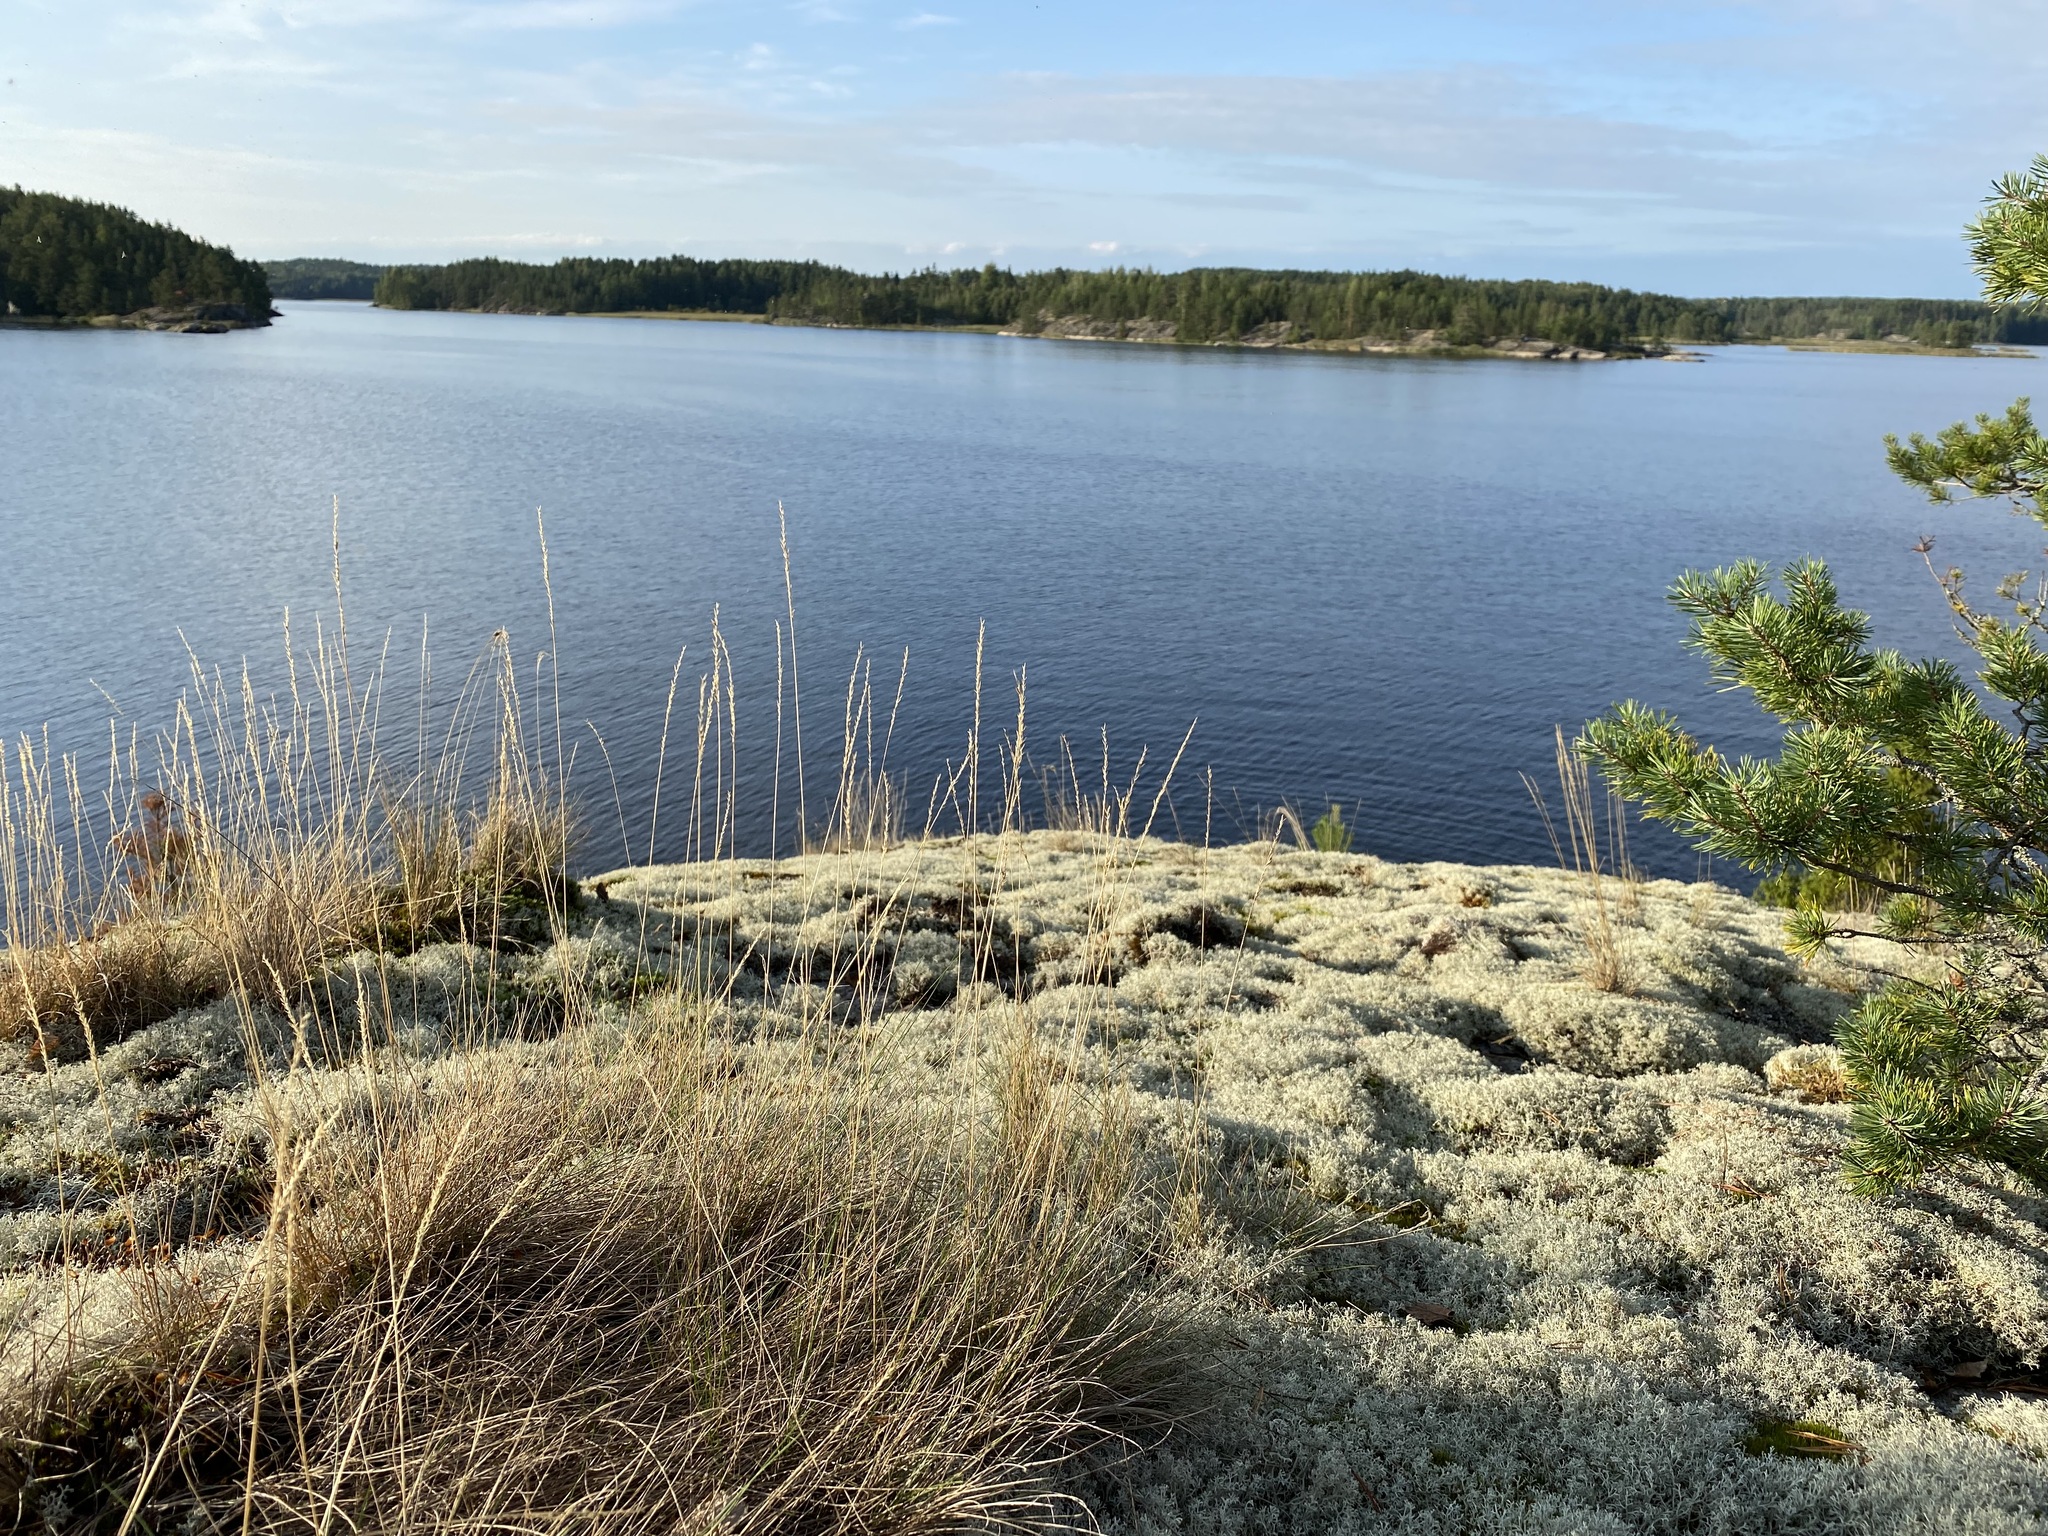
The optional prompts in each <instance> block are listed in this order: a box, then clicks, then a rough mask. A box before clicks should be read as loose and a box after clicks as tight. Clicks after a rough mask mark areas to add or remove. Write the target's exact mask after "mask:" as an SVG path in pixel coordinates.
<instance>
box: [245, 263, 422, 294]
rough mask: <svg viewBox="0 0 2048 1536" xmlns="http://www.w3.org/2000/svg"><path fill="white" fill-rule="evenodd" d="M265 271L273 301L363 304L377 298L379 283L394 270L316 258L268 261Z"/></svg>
mask: <svg viewBox="0 0 2048 1536" xmlns="http://www.w3.org/2000/svg"><path fill="white" fill-rule="evenodd" d="M263 270H264V272H265V273H266V274H267V275H268V276H269V278H270V292H271V296H272V297H273V298H279V299H357V300H363V299H368V298H371V297H372V296H374V295H375V293H376V291H377V281H378V279H379V278H381V277H383V275H384V274H385V273H386V272H389V271H390V270H391V269H390V268H389V267H383V266H377V265H374V264H373V263H370V262H367V261H340V260H336V259H332V258H328V257H318V256H314V257H300V258H298V259H296V260H293V261H266V262H264V263H263Z"/></svg>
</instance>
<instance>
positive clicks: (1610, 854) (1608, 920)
mask: <svg viewBox="0 0 2048 1536" xmlns="http://www.w3.org/2000/svg"><path fill="white" fill-rule="evenodd" d="M1522 782H1523V783H1524V784H1525V785H1527V786H1528V790H1529V796H1530V798H1531V799H1532V800H1534V801H1535V802H1536V809H1537V812H1538V813H1539V814H1540V815H1541V816H1542V817H1543V829H1544V831H1546V832H1547V833H1549V834H1550V847H1551V851H1552V852H1553V853H1554V854H1556V856H1557V864H1558V868H1560V869H1569V870H1571V871H1573V872H1574V873H1575V874H1577V875H1578V876H1579V877H1580V879H1581V881H1582V883H1583V885H1584V888H1585V893H1586V905H1587V907H1588V909H1589V915H1588V917H1587V919H1586V922H1585V924H1584V929H1585V935H1584V936H1585V944H1586V962H1585V967H1584V979H1585V981H1586V983H1587V984H1588V985H1589V986H1591V987H1593V988H1595V989H1596V990H1598V991H1601V992H1617V993H1624V994H1626V993H1630V992H1632V991H1634V990H1635V979H1634V977H1633V976H1632V975H1631V974H1630V971H1629V965H1628V961H1627V959H1626V957H1625V956H1624V955H1623V954H1622V947H1621V941H1620V937H1619V935H1618V933H1617V931H1616V930H1617V928H1618V927H1619V926H1620V925H1621V924H1623V923H1630V922H1634V921H1636V920H1637V919H1638V915H1639V912H1640V908H1641V892H1642V875H1641V874H1640V872H1639V871H1638V870H1637V869H1636V868H1635V866H1634V865H1633V864H1631V863H1630V862H1629V857H1628V807H1627V804H1626V802H1624V801H1623V800H1622V799H1621V798H1620V797H1619V796H1617V795H1615V794H1614V793H1613V792H1612V791H1608V792H1607V793H1606V794H1604V795H1602V794H1600V793H1599V792H1597V791H1596V790H1595V788H1594V785H1593V772H1592V769H1591V767H1590V766H1589V765H1588V764H1587V763H1586V762H1585V760H1584V759H1582V758H1581V757H1580V756H1579V755H1578V754H1577V753H1576V752H1574V751H1572V749H1571V747H1570V745H1569V744H1568V743H1567V742H1566V741H1565V739H1564V731H1563V729H1562V728H1559V729H1558V731H1557V783H1558V789H1559V790H1560V792H1561V793H1562V796H1563V800H1564V825H1565V832H1564V836H1563V837H1562V838H1560V837H1559V836H1558V832H1557V824H1556V823H1555V822H1554V821H1553V820H1552V819H1551V815H1550V807H1549V804H1548V803H1547V802H1546V801H1545V799H1544V797H1543V792H1542V790H1540V789H1539V788H1538V787H1537V785H1536V782H1535V780H1533V779H1531V778H1530V777H1529V776H1528V775H1527V774H1526V773H1525V774H1523V775H1522ZM1603 800H1604V806H1603V804H1602V802H1603ZM1603 809H1604V812H1605V814H1604V817H1603V815H1602V812H1603ZM1603 819H1604V820H1605V822H1606V828H1605V837H1604V839H1603V836H1602V827H1601V822H1602V820H1603ZM1603 841H1604V842H1605V844H1606V847H1605V851H1604V853H1603V850H1602V846H1601V845H1602V843H1603ZM1567 850H1569V852H1567Z"/></svg>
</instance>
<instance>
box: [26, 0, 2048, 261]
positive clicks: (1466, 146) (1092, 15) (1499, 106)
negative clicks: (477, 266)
mask: <svg viewBox="0 0 2048 1536" xmlns="http://www.w3.org/2000/svg"><path fill="white" fill-rule="evenodd" d="M926 4H928V5H930V7H931V8H930V9H925V8H924V6H925V5H926ZM0 9H4V12H5V15H6V24H5V26H4V27H0V183H19V184H21V185H23V186H27V187H31V188H37V189H43V190H49V191H58V192H65V193H69V194H73V195H77V196H84V197H91V198H96V199H102V200H106V201H111V202H116V203H120V204H122V205H124V206H127V207H131V208H133V209H135V210H136V211H137V212H139V213H141V214H143V215H145V216H147V217H150V218H153V219H161V220H164V221H167V222H170V223H174V224H177V225H179V226H181V227H183V228H186V229H188V230H190V231H191V232H192V233H194V234H198V235H201V236H202V237H204V238H208V239H213V240H220V241H225V242H227V243H229V244H232V245H233V246H234V247H235V249H236V250H237V251H238V252H239V253H240V254H243V255H249V256H257V257H262V258H278V257H287V256H346V257H352V258H356V259H359V260H365V261H382V262H389V261H441V260H451V259H455V258H459V257H463V256H475V255H500V256H510V257H517V258H521V259H528V260H551V259H553V258H555V257H558V256H563V255H570V254H594V255H609V256H628V257H632V256H650V255H659V254H667V253H670V252H676V251H681V252H685V253H688V254H691V255H702V256H764V257H766V256H777V257H780V256H807V257H819V258H822V259H825V260H830V261H837V262H843V263H845V264H848V265H851V266H855V267H859V268H862V269H865V270H871V271H874V270H903V269H905V268H909V267H921V266H925V265H928V264H934V263H936V264H939V265H944V266H966V265H979V264H981V263H982V262H985V261H996V262H999V263H1003V264H1007V265H1010V266H1014V267H1019V268H1025V267H1041V266H1052V265H1066V266H1112V265H1141V266H1153V267H1158V268H1161V269H1178V268H1183V267H1188V266H1199V265H1226V264H1228V265H1258V266H1293V267H1319V268H1368V269H1370V268H1389V267H1416V268H1421V269H1424V270H1429V271H1438V272H1452V273H1463V274H1467V275H1471V276H1479V277H1551V278H1580V279H1588V280H1592V281H1598V282H1607V283H1615V284H1622V285H1627V286H1631V287H1637V288H1654V289H1661V290H1664V291H1668V292H1675V293H1683V294H1695V295H1722V294H1735V293H1863V294H1890V295H1908V294H1911V295H1925V296H1930V297H1940V296H1956V297H1963V296H1969V295H1971V294H1973V293H1974V292H1975V282H1974V279H1973V277H1972V275H1971V273H1970V270H1969V266H1968V262H1967V258H1966V253H1965V250H1964V248H1963V245H1962V242H1961V240H1960V238H1959V231H1960V229H1961V227H1962V225H1963V223H1964V222H1965V221H1966V220H1967V219H1969V218H1970V217H1971V215H1972V213H1973V212H1974V211H1975V209H1976V208H1977V207H1978V205H1979V203H1980V201H1981V199H1982V197H1983V196H1984V194H1985V192H1986V191H1987V190H1988V188H1989V185H1990V183H1991V181H1992V179H1993V178H1994V177H1995V176H1997V175H1998V174H2000V173H2001V172H2005V171H2009V170H2016V169H2020V168H2022V167H2024V166H2025V165H2026V163H2027V162H2028V160H2029V159H2031V157H2032V156H2033V155H2034V154H2035V153H2037V152H2040V151H2044V150H2048V0H1663V3H1652V0H1638V3H1601V0H1582V3H1576V4H1564V3H1551V0H1513V3H1510V0H1440V3H1433V4H1419V3H1375V0H1352V3H1345V0H1263V3H1259V4H1244V3H1224V0H1191V3H1182V4H1164V3H1151V0H1038V3H1033V0H1004V3H994V0H753V3H736V0H246V3H244V0H149V3H146V4H144V3H134V0H5V5H4V7H0Z"/></svg>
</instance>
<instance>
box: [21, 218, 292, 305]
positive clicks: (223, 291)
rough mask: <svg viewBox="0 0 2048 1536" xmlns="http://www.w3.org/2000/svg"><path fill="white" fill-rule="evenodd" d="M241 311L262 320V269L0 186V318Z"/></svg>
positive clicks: (145, 227) (178, 237)
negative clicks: (196, 307)
mask: <svg viewBox="0 0 2048 1536" xmlns="http://www.w3.org/2000/svg"><path fill="white" fill-rule="evenodd" d="M193 304H239V305H241V306H242V307H243V308H244V309H245V310H247V311H248V313H249V315H250V317H251V318H256V317H260V316H263V315H267V314H269V313H270V283H269V280H268V278H266V277H265V275H264V272H263V268H262V267H261V266H259V265H258V264H257V263H255V262H253V261H243V260H241V259H240V258H239V257H237V256H236V255H235V253H234V252H233V251H231V250H229V249H228V248H227V247H226V246H220V245H209V244H207V243H206V242H205V241H203V240H195V239H193V238H192V236H190V235H188V234H186V233H184V232H183V231H182V230H178V229H173V228H172V227H171V226H170V225H168V224H152V223H150V222H148V221H147V220H145V219H140V218H137V217H136V216H135V215H134V214H133V213H130V212H129V211H128V210H127V209H125V208H116V207H114V206H112V205H111V204H108V203H90V202H86V201H84V200H83V199H80V198H75V197H59V196H57V195H56V194H55V193H50V192H24V191H23V190H22V189H21V188H20V187H0V315H27V316H41V317H46V318H54V319H86V318H89V317H91V316H94V315H129V314H133V313H135V311H137V310H140V309H149V308H152V307H158V306H162V307H182V306H185V305H193Z"/></svg>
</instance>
